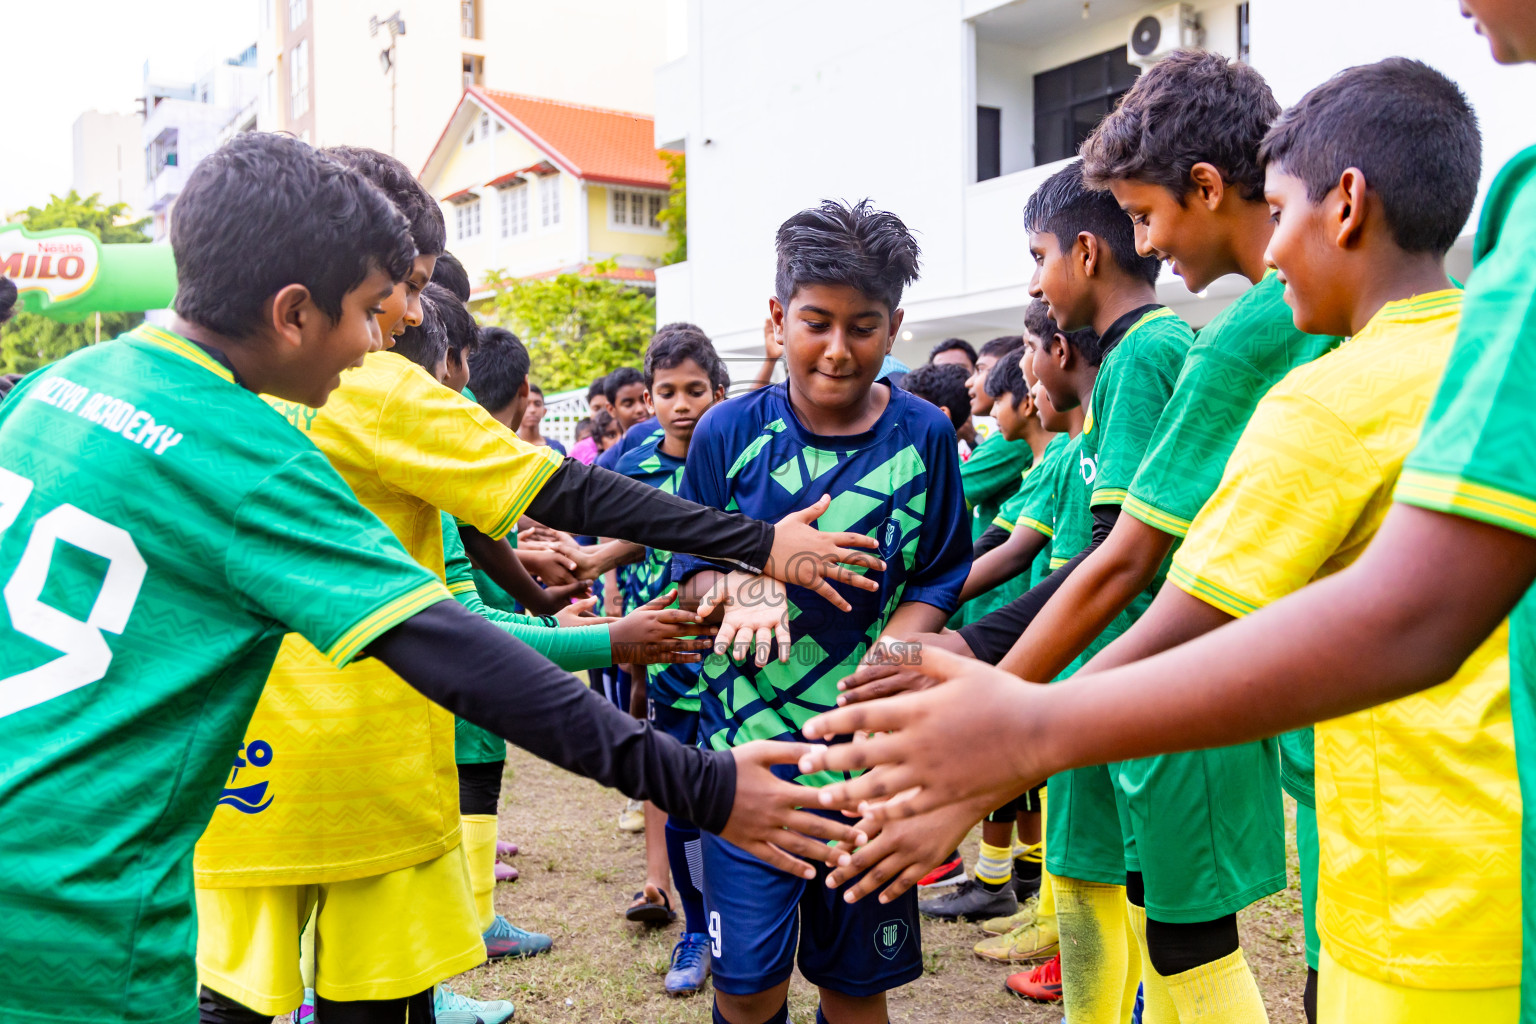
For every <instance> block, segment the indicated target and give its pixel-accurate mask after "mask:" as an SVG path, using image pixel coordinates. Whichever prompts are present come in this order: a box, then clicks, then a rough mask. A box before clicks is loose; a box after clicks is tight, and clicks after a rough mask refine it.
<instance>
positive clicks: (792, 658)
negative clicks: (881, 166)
mask: <svg viewBox="0 0 1536 1024" xmlns="http://www.w3.org/2000/svg"><path fill="white" fill-rule="evenodd" d="M777 248H778V273H777V280H776V282H775V294H774V296H773V298H771V299H770V300H769V309H770V313H771V315H772V317H773V320H774V324H775V328H776V333H777V334H778V336H780V337H782V338H783V339H784V355H785V363H786V366H787V370H788V379H787V380H786V381H785V382H783V383H781V384H775V385H773V386H770V387H765V388H761V389H758V390H756V391H753V392H751V393H750V394H747V395H743V396H742V397H740V398H736V399H733V400H731V401H729V402H726V403H724V404H722V405H721V406H719V407H718V408H716V409H713V410H711V411H710V412H709V413H708V414H707V415H705V417H704V419H703V420H702V421H701V423H700V424H699V427H698V429H697V431H696V432H695V434H694V438H693V444H692V445H691V447H690V448H689V452H688V463H687V472H686V474H685V476H684V479H683V487H682V491H681V493H682V495H684V496H686V497H688V498H689V499H691V500H694V501H698V502H700V503H702V504H706V505H714V506H716V507H718V508H722V509H740V510H743V511H746V510H753V511H756V512H757V513H759V514H764V515H766V514H768V513H769V511H770V510H781V511H782V512H786V513H787V512H790V511H793V510H796V509H805V508H807V507H808V506H809V507H811V508H812V509H813V510H819V514H820V517H821V526H822V528H823V529H828V528H830V529H859V530H865V531H868V532H870V533H872V534H873V535H874V536H875V537H876V539H877V540H879V542H880V545H881V546H880V556H881V558H882V559H884V560H885V568H883V569H880V570H872V571H870V572H869V573H868V577H869V578H870V579H871V580H874V581H877V582H878V584H879V589H878V590H877V591H875V592H873V593H870V592H868V591H855V590H853V589H851V588H850V589H844V588H839V590H840V593H841V594H842V596H843V597H844V598H846V599H847V601H845V602H844V603H845V604H846V605H847V607H844V608H843V609H842V610H841V612H840V613H838V612H833V611H831V610H830V609H824V608H822V607H820V606H819V604H818V602H816V601H813V600H811V599H810V598H811V595H810V594H809V593H807V592H806V591H804V590H803V589H801V588H799V587H797V586H793V585H791V586H787V587H780V586H766V587H765V586H760V585H756V584H753V583H752V582H751V581H749V580H748V579H747V578H746V577H744V576H742V575H740V574H738V573H735V572H731V571H729V570H728V569H727V568H726V567H723V566H721V565H719V564H718V563H714V562H709V561H705V560H702V559H699V558H695V557H690V556H684V555H678V556H676V557H675V558H674V559H673V575H674V578H676V579H678V580H680V581H684V582H685V583H686V587H687V589H686V591H685V593H686V594H687V595H688V596H690V597H692V596H695V595H701V594H702V595H705V596H704V599H703V601H702V602H701V604H700V609H701V610H702V611H706V612H709V611H712V610H713V609H714V608H716V607H720V606H724V608H725V614H724V619H723V622H722V625H721V632H720V635H719V637H718V639H717V642H716V646H715V650H716V652H717V654H716V656H715V657H713V658H711V659H708V660H707V661H706V662H705V666H704V670H703V673H702V678H703V683H704V688H703V692H702V693H701V695H700V723H699V726H700V730H701V735H702V740H703V742H704V744H705V745H707V746H709V747H710V748H713V749H716V750H726V749H730V748H732V747H735V746H737V745H739V744H741V743H745V742H748V741H749V740H751V739H752V738H753V737H769V736H772V737H790V736H798V735H799V728H800V725H801V724H802V723H804V722H805V721H806V720H807V719H809V718H810V717H811V716H812V715H814V714H816V713H817V712H818V711H820V710H822V709H825V708H830V707H832V706H834V705H835V703H836V699H837V688H836V687H837V681H838V679H839V678H841V677H842V676H843V675H845V674H847V673H848V672H850V671H851V670H852V669H853V668H854V667H855V666H856V665H857V664H858V660H859V659H860V658H861V657H862V656H863V654H864V652H865V651H866V650H867V649H868V648H869V645H870V644H871V643H872V642H873V641H874V639H875V638H876V637H877V636H879V634H880V631H881V630H882V629H888V628H889V629H895V630H898V631H900V630H903V629H917V630H926V631H934V630H937V629H939V628H940V627H941V626H942V625H943V623H944V621H945V620H946V619H947V618H948V616H949V614H950V613H951V612H952V611H953V610H954V608H955V606H956V604H957V603H958V597H959V593H960V587H961V586H962V585H963V583H964V582H965V576H966V573H967V572H968V571H969V569H970V535H969V530H968V524H967V522H966V511H965V505H964V501H963V499H962V497H961V488H960V467H959V456H958V452H957V451H956V446H955V435H954V427H953V425H952V424H951V423H950V422H949V421H948V419H947V418H946V417H945V416H944V414H943V413H941V412H940V411H939V410H937V409H935V408H934V407H933V406H931V405H929V404H928V403H926V402H923V401H920V400H919V399H917V398H914V397H913V396H911V395H909V394H907V393H905V392H903V391H901V390H899V389H896V388H893V387H891V386H890V384H889V383H886V382H883V381H877V380H876V377H877V375H878V374H879V372H880V368H881V365H882V362H883V361H884V359H885V356H886V354H887V353H888V352H889V351H890V348H891V344H892V342H893V341H894V340H895V336H896V332H897V331H898V330H900V327H901V320H902V312H901V309H900V308H899V307H900V303H901V292H902V289H903V288H904V287H905V286H906V285H907V284H909V283H911V281H912V280H914V279H915V278H916V276H917V262H918V248H917V243H916V242H915V241H914V240H913V238H912V236H911V234H910V233H909V232H908V231H907V229H906V226H905V225H904V224H903V223H902V222H901V220H900V219H898V218H897V217H895V216H894V215H892V214H890V213H886V212H882V211H879V210H876V209H874V208H873V207H872V206H871V205H870V204H869V203H868V202H867V201H866V202H862V203H859V204H858V205H856V206H847V205H844V204H841V203H836V202H831V201H827V202H823V203H822V204H821V205H820V206H818V207H814V208H812V209H809V210H805V211H802V212H801V213H798V214H796V215H794V216H793V217H791V218H790V219H789V220H787V221H785V222H784V224H783V226H781V227H780V228H779V232H778V238H777ZM818 499H819V500H818ZM791 631H793V633H794V636H795V638H796V643H795V644H794V647H793V649H791V647H790V645H789V643H788V639H789V634H790V632H791ZM774 640H777V641H778V643H779V651H778V655H779V657H778V660H777V661H776V662H773V663H769V660H768V650H769V647H770V646H771V644H772V642H773V641H774ZM748 647H754V648H755V649H756V651H755V653H756V656H755V658H753V659H750V660H747V661H745V662H744V663H741V664H738V663H737V661H738V659H741V658H743V657H744V655H745V653H746V650H747V648H748ZM727 648H731V649H732V651H733V657H731V658H726V657H721V656H720V652H723V651H724V650H726V649H727ZM834 778H836V776H823V775H819V774H818V775H814V776H806V777H802V778H801V779H800V780H799V781H801V782H803V783H805V784H808V785H820V784H824V783H826V782H827V781H831V780H832V779H834ZM704 891H705V902H706V904H707V907H708V910H709V934H710V938H711V940H712V942H711V951H712V953H713V955H714V978H715V992H716V996H715V1020H717V1021H725V1022H728V1024H764V1022H774V1021H777V1022H781V1024H782V1022H784V1021H787V1019H788V1013H789V1008H788V1004H787V1003H786V1001H785V996H786V994H787V992H788V988H789V978H790V974H791V973H792V972H793V969H794V961H795V950H796V944H797V943H796V935H795V931H796V929H797V927H798V929H799V931H800V935H799V943H798V945H799V964H800V970H801V973H802V974H804V975H805V977H806V978H807V980H809V981H810V982H811V983H812V984H814V985H817V986H818V987H819V988H820V990H821V1008H820V1010H819V1011H818V1020H825V1021H828V1022H830V1024H865V1022H871V1024H884V1022H885V1021H886V1019H887V1016H886V1006H885V993H886V992H887V991H888V990H889V989H892V988H895V987H897V986H899V985H903V984H906V983H907V982H909V981H912V980H913V979H915V978H916V977H918V975H920V974H921V973H922V955H921V952H920V949H919V939H918V918H917V905H916V899H915V898H914V897H913V896H912V895H911V894H907V895H906V896H904V897H903V898H902V899H900V900H897V901H894V902H893V903H891V904H889V905H883V906H882V905H880V904H877V903H874V902H868V903H861V904H857V905H851V904H848V903H845V902H844V901H843V900H842V899H841V897H840V894H839V893H838V892H836V891H834V890H831V889H828V888H826V887H825V886H823V885H821V884H815V883H807V882H806V881H805V880H804V879H800V878H792V877H790V876H789V875H786V874H783V873H782V872H779V871H777V870H775V869H773V868H771V867H769V866H767V865H766V864H764V863H763V862H761V861H760V860H758V859H756V858H754V857H752V856H751V855H749V854H747V853H745V852H743V851H742V850H740V849H738V848H737V847H735V846H733V845H732V844H730V843H718V842H714V841H712V837H705V839H704Z"/></svg>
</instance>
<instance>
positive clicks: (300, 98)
mask: <svg viewBox="0 0 1536 1024" xmlns="http://www.w3.org/2000/svg"><path fill="white" fill-rule="evenodd" d="M288 87H289V88H288V116H289V117H290V118H299V117H303V116H304V115H305V114H307V113H309V40H308V39H301V40H299V45H298V46H295V47H294V48H293V50H292V52H290V53H289V54H288Z"/></svg>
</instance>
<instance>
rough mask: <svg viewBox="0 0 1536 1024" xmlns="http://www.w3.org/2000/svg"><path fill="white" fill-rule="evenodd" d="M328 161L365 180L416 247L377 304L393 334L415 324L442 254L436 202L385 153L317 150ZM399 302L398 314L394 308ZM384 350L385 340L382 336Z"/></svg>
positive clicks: (444, 236)
mask: <svg viewBox="0 0 1536 1024" xmlns="http://www.w3.org/2000/svg"><path fill="white" fill-rule="evenodd" d="M321 152H322V153H324V154H325V155H326V156H328V157H330V158H331V159H332V160H335V161H337V162H338V163H341V164H343V165H344V166H347V167H350V168H352V169H353V170H355V171H357V172H358V173H359V174H361V175H362V176H363V177H364V178H366V179H368V181H369V183H370V184H372V185H373V186H374V187H375V188H377V189H378V190H379V191H381V192H383V193H384V195H385V196H387V197H388V198H389V201H390V202H392V203H393V204H394V205H395V209H397V210H399V211H400V212H401V213H402V214H404V215H405V219H406V222H407V223H408V224H409V225H410V228H411V241H412V242H413V243H414V244H415V246H416V257H415V259H413V260H412V261H411V272H410V274H409V275H407V276H406V279H405V282H404V284H403V285H402V286H401V287H399V288H397V289H396V290H395V294H394V295H392V296H390V299H389V300H388V301H387V302H386V303H385V304H384V306H383V308H384V310H385V311H386V313H387V314H388V315H389V316H390V318H391V320H392V322H394V324H395V328H394V331H395V334H396V335H398V334H399V333H400V332H401V331H404V330H405V328H406V327H407V326H409V325H410V324H416V323H420V322H421V293H422V291H423V290H425V289H426V287H427V285H428V284H430V283H431V282H432V275H433V274H434V273H436V271H437V260H438V257H440V256H441V255H442V254H443V252H444V247H445V246H446V244H447V240H448V229H447V225H446V224H445V223H444V221H443V211H442V210H441V209H440V208H439V207H438V205H437V200H436V199H434V198H432V193H430V192H428V191H427V190H426V188H425V187H423V186H422V184H421V182H419V181H417V180H416V178H415V177H414V176H413V175H412V174H411V172H410V169H409V168H407V167H406V166H405V164H403V163H401V162H400V161H399V160H396V159H395V158H394V157H392V156H389V155H388V154H386V153H380V152H379V151H378V150H376V149H368V148H367V147H364V146H329V147H327V148H326V149H323V150H321ZM396 304H399V305H400V308H401V309H403V311H404V312H403V313H401V312H396V310H395V305H396ZM384 344H385V347H386V348H387V347H388V346H389V345H390V344H391V342H390V340H389V339H388V338H386V339H384Z"/></svg>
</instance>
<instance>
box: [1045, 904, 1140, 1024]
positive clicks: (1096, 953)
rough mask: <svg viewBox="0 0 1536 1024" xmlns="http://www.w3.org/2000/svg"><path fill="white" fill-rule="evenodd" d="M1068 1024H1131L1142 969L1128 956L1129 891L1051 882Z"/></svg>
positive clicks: (1130, 940)
mask: <svg viewBox="0 0 1536 1024" xmlns="http://www.w3.org/2000/svg"><path fill="white" fill-rule="evenodd" d="M1051 881H1052V888H1053V889H1054V891H1055V893H1056V925H1057V928H1058V929H1059V931H1060V934H1061V991H1062V997H1063V1001H1064V1003H1065V1006H1066V1011H1067V1020H1068V1022H1069V1024H1127V1022H1129V1021H1130V1019H1131V1011H1132V1009H1133V1007H1134V1006H1135V1002H1136V985H1137V983H1138V981H1139V980H1140V977H1141V969H1140V967H1141V964H1140V961H1139V960H1137V961H1135V962H1134V966H1133V961H1132V960H1131V956H1130V944H1131V942H1132V941H1133V940H1132V938H1131V931H1130V927H1131V926H1130V921H1129V919H1128V918H1127V917H1126V913H1125V886H1123V885H1105V884H1103V883H1102V882H1085V881H1083V880H1082V879H1078V878H1063V877H1061V876H1052V879H1051Z"/></svg>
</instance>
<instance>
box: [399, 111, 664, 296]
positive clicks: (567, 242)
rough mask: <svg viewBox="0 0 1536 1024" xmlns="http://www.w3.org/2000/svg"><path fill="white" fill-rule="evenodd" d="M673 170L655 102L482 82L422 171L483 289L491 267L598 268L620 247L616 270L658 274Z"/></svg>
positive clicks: (638, 275) (520, 271) (455, 246)
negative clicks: (584, 100)
mask: <svg viewBox="0 0 1536 1024" xmlns="http://www.w3.org/2000/svg"><path fill="white" fill-rule="evenodd" d="M667 174H668V172H667V165H666V163H665V162H664V161H663V160H662V158H661V156H660V155H659V154H658V152H657V150H656V144H655V125H654V123H653V120H652V118H650V117H648V116H646V115H644V114H636V113H630V112H627V111H622V110H606V109H603V108H600V107H589V106H583V105H581V104H577V103H565V102H562V101H560V100H552V99H544V98H541V97H537V96H524V95H520V94H517V93H507V92H497V91H495V90H493V89H483V88H481V87H479V86H473V85H472V86H469V87H468V88H466V89H465V90H464V95H463V96H462V97H461V98H460V100H459V104H458V107H457V108H456V109H455V110H454V112H453V116H452V117H451V118H450V119H449V121H448V125H447V127H446V128H445V129H444V130H443V134H442V137H441V138H440V139H439V140H438V142H437V145H436V146H434V147H433V148H432V152H431V154H430V155H429V156H428V157H427V161H426V164H425V166H424V167H423V168H422V171H421V174H420V178H421V182H422V184H423V185H425V186H426V187H427V189H428V190H429V191H430V192H431V193H432V194H433V195H434V196H436V197H437V198H438V200H439V201H440V202H441V203H442V205H443V216H444V217H445V218H446V219H447V222H448V248H449V250H450V251H452V252H453V254H454V255H455V256H457V257H458V258H459V259H460V260H461V261H462V262H463V263H464V266H465V269H466V270H468V271H469V276H470V281H471V282H473V284H474V285H475V287H476V289H477V290H479V289H480V286H481V285H482V284H483V283H484V282H485V280H486V275H487V273H488V272H489V271H492V270H496V271H500V272H502V273H504V274H507V275H510V276H513V277H538V276H545V275H552V274H556V273H561V272H577V273H590V272H591V271H592V268H593V265H594V264H596V263H599V262H602V261H605V260H609V259H612V260H615V261H616V262H617V264H618V267H617V269H616V270H614V271H612V272H611V273H609V274H608V275H607V276H609V277H615V278H619V279H623V280H630V281H635V282H637V283H642V284H647V285H649V284H652V283H654V281H655V274H654V268H655V267H657V266H659V265H660V264H661V261H662V257H663V256H664V255H665V253H666V252H667V251H668V250H669V249H670V248H671V243H670V242H669V240H668V238H667V235H666V232H665V230H664V229H663V228H662V226H661V224H660V223H658V221H657V219H656V216H657V214H659V213H660V212H661V210H662V208H663V207H664V206H665V205H666V201H667V191H668V187H669V181H668V176H667Z"/></svg>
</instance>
